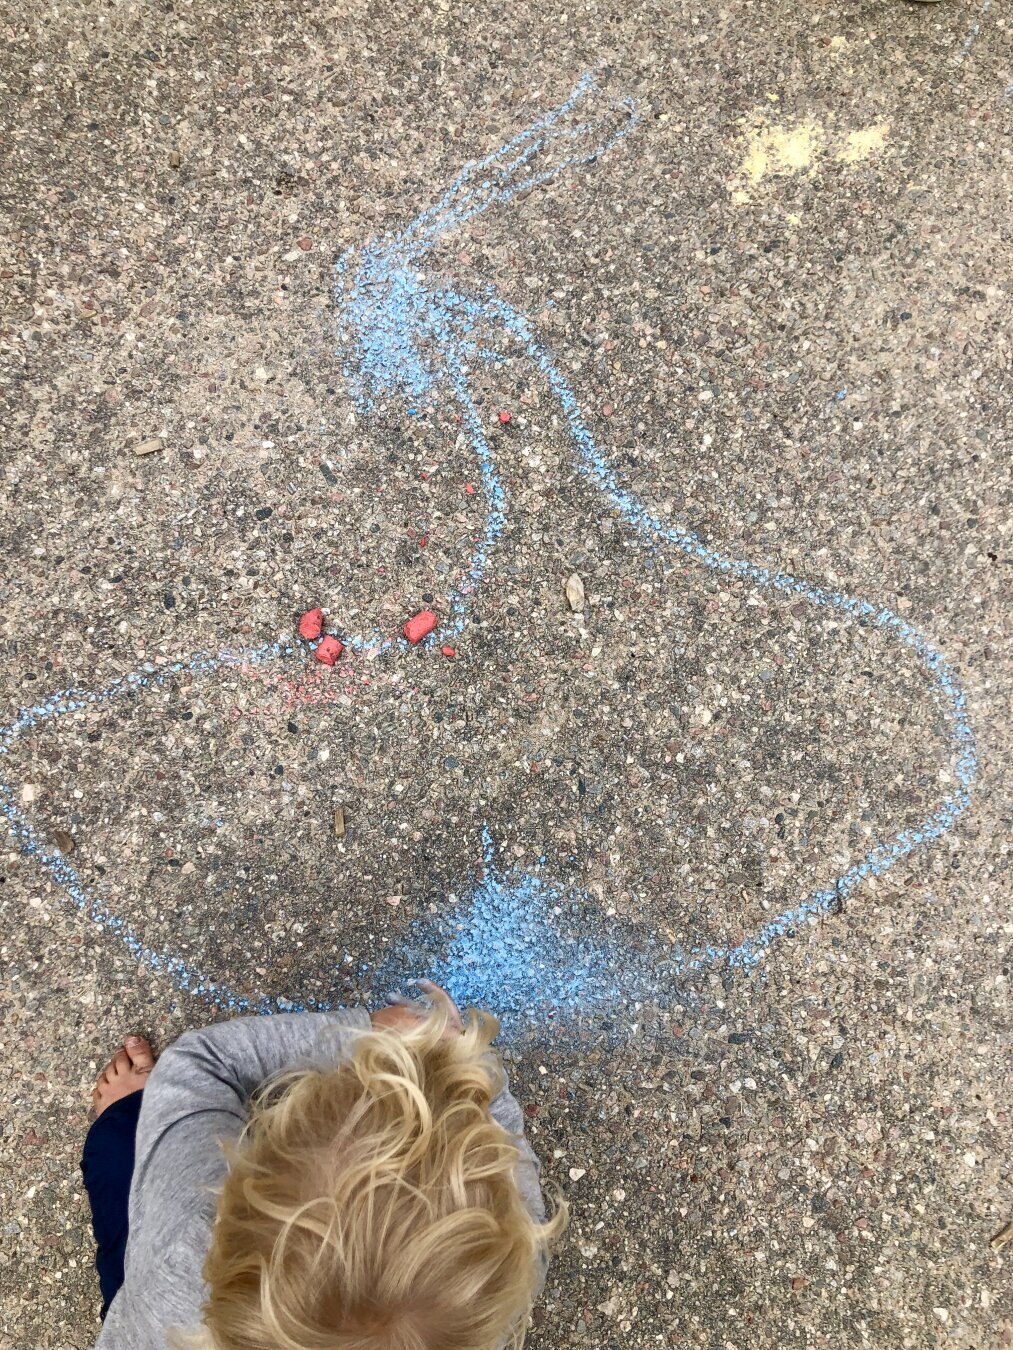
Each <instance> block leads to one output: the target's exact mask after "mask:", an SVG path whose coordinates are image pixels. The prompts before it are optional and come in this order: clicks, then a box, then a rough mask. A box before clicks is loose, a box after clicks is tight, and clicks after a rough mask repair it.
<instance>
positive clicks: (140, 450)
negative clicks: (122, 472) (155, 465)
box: [134, 436, 165, 455]
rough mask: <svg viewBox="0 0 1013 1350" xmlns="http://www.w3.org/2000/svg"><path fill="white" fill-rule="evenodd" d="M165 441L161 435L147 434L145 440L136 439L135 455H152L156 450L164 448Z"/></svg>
mask: <svg viewBox="0 0 1013 1350" xmlns="http://www.w3.org/2000/svg"><path fill="white" fill-rule="evenodd" d="M164 449H165V442H164V441H163V440H162V438H161V436H149V437H148V439H147V440H146V441H138V443H137V444H136V445H135V446H134V454H135V455H153V454H154V453H155V451H156V450H164Z"/></svg>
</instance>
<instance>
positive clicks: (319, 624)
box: [299, 609, 324, 642]
mask: <svg viewBox="0 0 1013 1350" xmlns="http://www.w3.org/2000/svg"><path fill="white" fill-rule="evenodd" d="M323 629H324V611H323V610H322V609H308V610H307V611H306V613H305V614H304V615H303V616H302V618H301V619H300V620H299V636H300V637H301V638H308V639H309V641H310V642H312V641H313V639H314V638H318V637H319V636H320V634H321V633H322V632H323Z"/></svg>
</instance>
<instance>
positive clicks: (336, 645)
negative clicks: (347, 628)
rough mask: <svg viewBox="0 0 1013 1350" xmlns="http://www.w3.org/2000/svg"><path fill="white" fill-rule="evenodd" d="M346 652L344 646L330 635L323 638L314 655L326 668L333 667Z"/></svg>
mask: <svg viewBox="0 0 1013 1350" xmlns="http://www.w3.org/2000/svg"><path fill="white" fill-rule="evenodd" d="M344 650H345V648H344V644H343V643H341V642H339V641H338V639H337V638H336V637H331V636H330V634H328V635H327V637H324V638H321V639H320V641H319V642H318V643H317V648H316V651H315V652H314V653H313V655H314V656H315V657H316V658H317V660H318V661H322V662H323V663H324V665H325V666H333V665H334V663H335V661H336V660H337V659H338V657H339V656H340V655H341V653H342V652H343V651H344Z"/></svg>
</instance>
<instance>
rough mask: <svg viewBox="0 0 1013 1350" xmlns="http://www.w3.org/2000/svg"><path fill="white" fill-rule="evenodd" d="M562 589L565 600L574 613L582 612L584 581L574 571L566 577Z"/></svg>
mask: <svg viewBox="0 0 1013 1350" xmlns="http://www.w3.org/2000/svg"><path fill="white" fill-rule="evenodd" d="M564 589H565V591H566V599H567V602H568V603H569V606H570V608H571V609H572V610H573V612H574V614H582V613H583V612H584V583H583V582H582V581H581V579H580V577H579V576H578V575H577V573H576V572H574V574H573V576H571V577H568V578H567V581H566V586H565V587H564Z"/></svg>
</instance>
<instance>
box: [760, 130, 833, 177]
mask: <svg viewBox="0 0 1013 1350" xmlns="http://www.w3.org/2000/svg"><path fill="white" fill-rule="evenodd" d="M824 140H825V137H824V135H823V129H822V128H821V127H820V126H818V125H817V124H816V123H815V122H802V123H800V124H799V125H798V126H796V127H793V128H791V129H789V128H787V127H762V128H761V129H760V130H759V131H757V132H755V133H754V135H753V136H752V137H751V138H750V141H749V143H748V145H747V146H746V154H745V158H744V159H743V161H742V164H741V165H740V166H739V176H740V177H743V178H747V179H748V180H749V182H751V183H752V184H753V185H754V186H755V185H756V184H757V183H759V182H760V181H761V180H762V179H764V178H766V177H768V175H770V174H786V173H789V174H790V173H803V172H804V171H805V170H806V169H809V168H811V167H812V163H813V160H814V159H815V158H816V156H817V155H818V154H819V152H820V150H821V149H822V148H823V142H824Z"/></svg>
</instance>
